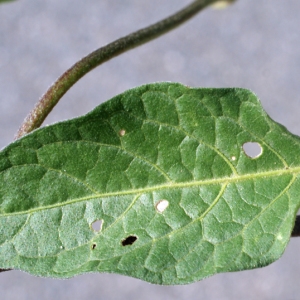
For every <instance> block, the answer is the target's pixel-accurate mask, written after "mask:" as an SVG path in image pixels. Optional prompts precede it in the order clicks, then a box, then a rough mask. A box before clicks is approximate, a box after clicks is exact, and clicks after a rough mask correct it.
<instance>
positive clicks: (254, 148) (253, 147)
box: [243, 142, 262, 158]
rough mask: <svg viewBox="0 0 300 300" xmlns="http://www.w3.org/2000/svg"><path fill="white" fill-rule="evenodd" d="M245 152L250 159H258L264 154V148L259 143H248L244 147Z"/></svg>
mask: <svg viewBox="0 0 300 300" xmlns="http://www.w3.org/2000/svg"><path fill="white" fill-rule="evenodd" d="M243 150H244V152H245V154H246V155H247V156H249V157H250V158H257V157H259V156H260V155H261V154H262V147H261V145H260V144H259V143H256V142H248V143H245V144H244V145H243Z"/></svg>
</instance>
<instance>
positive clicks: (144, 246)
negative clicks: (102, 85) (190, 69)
mask: <svg viewBox="0 0 300 300" xmlns="http://www.w3.org/2000/svg"><path fill="white" fill-rule="evenodd" d="M249 146H250V148H251V147H253V148H254V149H249ZM255 148H257V149H255ZM299 153H300V141H299V138H298V137H297V136H294V135H292V134H291V133H289V132H288V131H287V130H286V129H285V128H284V127H283V126H281V125H279V124H277V123H276V122H274V121H273V120H271V119H270V117H268V115H267V114H266V113H265V111H264V110H263V109H262V107H261V104H260V102H259V100H258V99H257V97H256V96H255V95H254V94H253V93H251V92H250V91H248V90H245V89H239V88H225V89H208V88H189V87H186V86H183V85H181V84H177V83H155V84H148V85H144V86H141V87H137V88H134V89H132V90H128V91H126V92H124V93H123V94H121V95H118V96H116V97H114V98H113V99H111V100H109V101H107V102H106V103H104V104H101V105H100V106H98V107H97V108H95V109H94V110H93V111H92V112H90V113H88V114H87V115H85V116H82V117H79V118H76V119H72V120H68V121H64V122H61V123H57V124H54V125H51V126H46V127H44V128H41V129H38V130H36V131H34V132H32V133H31V134H28V135H27V136H25V137H23V138H21V139H19V140H17V141H15V142H13V143H12V144H10V145H9V146H8V147H6V148H5V149H3V150H2V152H1V153H0V268H13V269H19V270H23V271H26V272H28V273H31V274H33V275H38V276H46V277H55V278H68V277H72V276H74V275H77V274H82V273H86V272H108V273H119V274H123V275H128V276H132V277H136V278H140V279H142V280H145V281H148V282H152V283H157V284H166V285H170V284H186V283H191V282H194V281H197V280H200V279H203V278H205V277H208V276H211V275H213V274H216V273H220V272H228V271H239V270H244V269H252V268H257V267H262V266H265V265H268V264H270V263H272V262H273V261H275V260H277V259H278V258H279V257H280V256H281V255H282V253H283V252H284V250H285V248H286V246H287V243H288V242H289V239H290V234H291V231H292V228H293V225H294V221H295V216H296V212H297V210H298V208H299V204H300V197H299V194H300V181H299V174H300V159H299Z"/></svg>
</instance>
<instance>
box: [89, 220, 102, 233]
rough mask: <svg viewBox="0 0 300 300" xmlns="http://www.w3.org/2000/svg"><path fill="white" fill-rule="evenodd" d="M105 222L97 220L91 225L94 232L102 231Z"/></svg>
mask: <svg viewBox="0 0 300 300" xmlns="http://www.w3.org/2000/svg"><path fill="white" fill-rule="evenodd" d="M102 225H103V220H96V221H94V222H93V223H92V224H91V227H92V229H93V230H94V231H96V232H99V231H101V229H102Z"/></svg>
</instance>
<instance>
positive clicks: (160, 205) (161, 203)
mask: <svg viewBox="0 0 300 300" xmlns="http://www.w3.org/2000/svg"><path fill="white" fill-rule="evenodd" d="M168 206H169V201H167V200H159V201H158V202H157V203H156V205H155V207H156V210H157V211H158V212H159V213H163V212H164V211H165V210H166V208H167V207H168Z"/></svg>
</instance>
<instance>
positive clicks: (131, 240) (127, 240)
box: [122, 235, 137, 246]
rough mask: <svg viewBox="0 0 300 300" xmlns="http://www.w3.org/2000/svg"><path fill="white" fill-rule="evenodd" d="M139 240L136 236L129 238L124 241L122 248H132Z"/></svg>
mask: <svg viewBox="0 0 300 300" xmlns="http://www.w3.org/2000/svg"><path fill="white" fill-rule="evenodd" d="M136 240H137V237H136V236H134V235H130V236H128V237H127V238H126V239H124V240H123V241H122V246H130V245H132V244H133V243H134V242H135V241H136Z"/></svg>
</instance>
